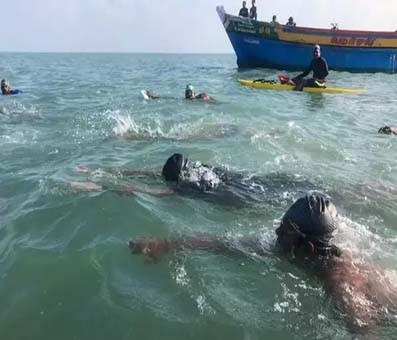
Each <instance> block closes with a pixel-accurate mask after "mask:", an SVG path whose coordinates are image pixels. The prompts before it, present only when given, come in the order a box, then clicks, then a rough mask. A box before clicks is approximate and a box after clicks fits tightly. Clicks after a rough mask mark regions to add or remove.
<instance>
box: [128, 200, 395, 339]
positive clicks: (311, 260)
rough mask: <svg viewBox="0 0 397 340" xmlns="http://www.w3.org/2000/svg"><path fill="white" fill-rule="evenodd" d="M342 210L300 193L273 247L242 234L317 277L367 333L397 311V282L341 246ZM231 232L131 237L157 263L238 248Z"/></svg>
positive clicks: (354, 326) (255, 248)
mask: <svg viewBox="0 0 397 340" xmlns="http://www.w3.org/2000/svg"><path fill="white" fill-rule="evenodd" d="M337 229H338V215H337V210H336V207H335V206H334V204H333V203H332V202H330V201H329V200H328V199H327V198H325V197H324V196H322V195H320V194H307V195H306V196H304V197H301V198H299V199H298V200H297V201H296V202H295V203H293V204H292V206H291V207H290V208H289V209H288V210H287V212H286V213H285V214H284V216H283V218H282V221H281V224H280V226H279V227H278V228H277V229H276V231H275V233H276V235H277V241H276V244H274V245H272V246H271V248H270V251H269V249H268V248H267V247H266V249H265V247H264V245H263V242H261V241H260V240H259V239H255V238H249V239H248V238H245V239H244V238H242V239H241V240H239V241H238V245H239V249H240V251H241V248H240V247H243V248H244V253H246V250H248V251H249V252H254V253H256V254H258V255H262V256H278V257H280V258H281V259H284V260H287V261H290V262H291V263H293V264H294V265H296V266H298V267H299V268H301V269H302V270H305V271H307V272H308V273H309V274H312V275H314V276H316V277H318V278H319V279H320V280H321V282H322V283H323V285H324V289H325V291H326V292H327V293H328V294H329V295H330V296H331V297H332V298H333V300H334V302H335V305H336V306H337V308H338V309H339V310H340V311H341V312H342V314H343V315H344V317H346V322H347V326H348V328H349V329H350V331H351V332H353V333H366V332H368V331H370V330H373V329H374V328H375V327H376V325H378V324H380V323H381V321H382V315H383V316H385V317H386V316H387V312H388V311H389V312H393V311H396V310H397V285H396V283H394V282H392V281H391V280H390V279H389V278H388V277H387V276H386V274H385V272H384V271H383V270H381V269H380V268H377V267H375V266H372V265H370V264H368V263H364V262H363V260H362V259H358V258H355V257H354V256H353V255H352V253H351V252H350V251H349V250H348V249H340V248H339V247H338V246H337V245H335V243H334V241H333V239H334V235H335V232H336V230H337ZM233 241H235V240H229V239H228V238H227V237H214V236H208V235H198V236H178V237H174V238H172V237H171V238H168V239H158V238H136V239H133V240H131V241H130V242H129V248H130V250H131V252H132V253H133V254H135V255H140V254H142V255H144V256H146V257H147V259H148V260H150V261H152V262H157V261H159V260H160V258H161V256H162V255H164V254H166V253H169V252H175V251H179V250H202V251H211V252H215V253H238V252H239V249H237V247H236V246H233Z"/></svg>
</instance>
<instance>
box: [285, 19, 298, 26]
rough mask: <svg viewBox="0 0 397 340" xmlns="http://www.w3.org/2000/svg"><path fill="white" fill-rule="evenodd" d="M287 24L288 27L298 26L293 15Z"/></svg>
mask: <svg viewBox="0 0 397 340" xmlns="http://www.w3.org/2000/svg"><path fill="white" fill-rule="evenodd" d="M285 26H287V27H289V28H290V27H296V23H295V22H294V18H293V17H289V18H288V21H287V23H286V24H285Z"/></svg>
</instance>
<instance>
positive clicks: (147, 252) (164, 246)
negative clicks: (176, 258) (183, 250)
mask: <svg viewBox="0 0 397 340" xmlns="http://www.w3.org/2000/svg"><path fill="white" fill-rule="evenodd" d="M128 247H129V248H130V249H131V253H132V254H134V255H144V256H146V258H147V259H148V260H150V261H152V262H158V261H159V260H160V258H161V256H162V255H164V254H166V253H168V252H169V251H170V250H171V244H170V242H169V241H167V240H160V239H154V238H138V239H135V240H131V241H130V242H128Z"/></svg>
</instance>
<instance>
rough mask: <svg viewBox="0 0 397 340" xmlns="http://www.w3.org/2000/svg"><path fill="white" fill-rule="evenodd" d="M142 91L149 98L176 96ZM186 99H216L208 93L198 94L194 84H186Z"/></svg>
mask: <svg viewBox="0 0 397 340" xmlns="http://www.w3.org/2000/svg"><path fill="white" fill-rule="evenodd" d="M141 93H142V95H143V97H144V98H145V99H147V100H148V99H159V98H165V99H175V98H171V97H162V96H157V95H154V94H153V92H151V91H149V90H143V91H141ZM185 99H186V100H194V99H200V100H203V101H214V100H215V99H214V98H213V97H211V96H209V95H208V94H207V93H199V94H196V93H195V92H194V87H193V85H192V84H188V85H186V89H185Z"/></svg>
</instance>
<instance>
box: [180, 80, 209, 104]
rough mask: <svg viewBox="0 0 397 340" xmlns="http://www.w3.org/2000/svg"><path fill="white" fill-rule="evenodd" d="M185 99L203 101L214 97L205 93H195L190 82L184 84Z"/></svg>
mask: <svg viewBox="0 0 397 340" xmlns="http://www.w3.org/2000/svg"><path fill="white" fill-rule="evenodd" d="M185 99H187V100H193V99H201V100H205V101H209V100H214V98H212V97H211V96H209V95H208V94H207V93H199V94H196V93H195V92H194V87H193V85H192V84H188V85H186V89H185Z"/></svg>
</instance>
